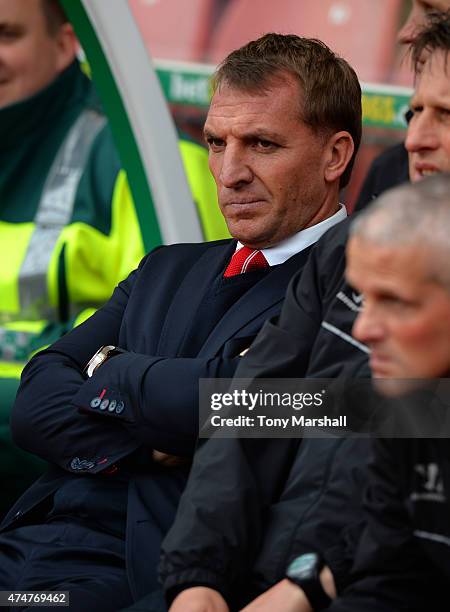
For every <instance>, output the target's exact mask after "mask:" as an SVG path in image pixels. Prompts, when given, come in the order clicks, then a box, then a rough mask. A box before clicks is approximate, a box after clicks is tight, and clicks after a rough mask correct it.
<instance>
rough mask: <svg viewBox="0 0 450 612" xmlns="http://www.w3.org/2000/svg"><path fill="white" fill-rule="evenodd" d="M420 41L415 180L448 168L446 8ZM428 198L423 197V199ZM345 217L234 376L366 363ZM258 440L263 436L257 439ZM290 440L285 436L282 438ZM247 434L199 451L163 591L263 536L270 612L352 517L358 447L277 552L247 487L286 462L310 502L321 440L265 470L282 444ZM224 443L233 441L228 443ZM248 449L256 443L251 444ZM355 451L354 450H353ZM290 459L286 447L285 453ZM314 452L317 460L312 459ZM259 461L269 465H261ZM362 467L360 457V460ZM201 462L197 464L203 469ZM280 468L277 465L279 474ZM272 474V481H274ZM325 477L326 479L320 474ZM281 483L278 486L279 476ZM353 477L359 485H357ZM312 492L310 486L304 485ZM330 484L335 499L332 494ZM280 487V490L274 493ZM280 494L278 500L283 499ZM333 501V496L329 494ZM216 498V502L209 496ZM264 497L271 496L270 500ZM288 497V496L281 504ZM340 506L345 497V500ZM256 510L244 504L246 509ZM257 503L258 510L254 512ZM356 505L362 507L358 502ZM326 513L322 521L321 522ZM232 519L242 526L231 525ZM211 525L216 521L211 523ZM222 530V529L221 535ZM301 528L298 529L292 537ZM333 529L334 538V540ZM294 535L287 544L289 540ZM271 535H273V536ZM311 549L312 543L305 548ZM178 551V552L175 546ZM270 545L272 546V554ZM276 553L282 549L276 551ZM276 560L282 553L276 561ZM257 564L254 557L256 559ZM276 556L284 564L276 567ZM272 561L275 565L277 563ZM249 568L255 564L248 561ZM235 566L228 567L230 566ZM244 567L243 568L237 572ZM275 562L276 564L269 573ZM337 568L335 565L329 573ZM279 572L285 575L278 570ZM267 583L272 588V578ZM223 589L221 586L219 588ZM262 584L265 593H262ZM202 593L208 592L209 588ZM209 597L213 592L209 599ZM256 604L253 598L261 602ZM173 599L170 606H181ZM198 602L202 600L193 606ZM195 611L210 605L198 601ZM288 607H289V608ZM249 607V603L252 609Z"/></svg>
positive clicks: (243, 558) (412, 137)
mask: <svg viewBox="0 0 450 612" xmlns="http://www.w3.org/2000/svg"><path fill="white" fill-rule="evenodd" d="M424 49H425V50H426V52H427V53H428V54H429V55H428V56H427V61H426V63H425V65H424V66H423V69H422V72H421V74H420V76H419V77H418V80H417V85H416V92H415V95H414V96H413V99H412V110H413V117H412V119H411V122H410V125H409V129H408V134H407V139H406V146H407V148H408V152H409V159H410V172H411V179H412V181H414V182H417V181H419V180H421V179H422V178H423V177H424V176H426V175H427V174H429V173H436V172H443V171H447V170H450V146H449V142H450V141H449V134H450V125H447V123H446V121H447V119H446V118H447V115H448V109H450V78H449V75H448V71H447V67H446V64H445V59H446V57H447V54H448V51H449V50H450V18H449V16H448V15H443V16H441V17H439V18H436V19H435V20H433V22H432V23H431V24H430V25H429V27H428V28H427V29H426V30H424V31H423V32H422V33H421V34H420V36H419V37H418V38H417V40H416V41H415V43H414V47H413V51H414V58H415V62H416V66H417V65H418V64H419V62H420V58H421V57H423V51H424ZM424 206H425V204H424ZM347 227H348V223H347V222H344V223H343V224H341V225H340V226H338V227H336V228H334V229H332V230H331V231H330V232H329V233H328V234H327V236H326V237H325V238H324V239H322V240H321V241H320V242H319V244H318V245H317V246H316V247H315V248H314V249H313V252H312V255H311V257H310V260H309V262H308V264H307V266H306V267H305V269H304V270H303V272H302V273H301V274H298V275H296V277H295V278H294V279H293V282H292V283H291V285H290V287H289V289H288V293H287V298H286V300H285V303H284V305H283V309H282V313H281V316H280V318H279V319H278V320H274V321H271V322H267V323H266V324H265V326H264V327H263V330H262V332H261V333H260V334H259V335H258V337H257V339H256V340H255V342H254V344H253V345H252V347H251V349H250V351H249V352H248V354H247V355H246V356H245V357H244V358H243V360H242V363H241V364H240V366H239V368H238V370H237V373H236V377H238V378H251V377H260V378H271V377H276V376H281V377H300V378H301V377H304V376H314V377H319V378H327V377H334V376H337V375H340V374H341V373H342V371H343V367H345V364H347V365H348V366H349V371H350V374H351V375H357V374H358V371H359V370H358V364H360V365H362V364H364V363H365V362H366V361H367V354H368V351H369V349H368V348H367V346H366V345H365V343H364V342H362V341H361V339H360V338H359V337H356V338H355V337H353V336H352V335H351V329H352V326H353V323H354V320H355V317H356V315H357V313H358V312H359V311H360V310H361V302H362V299H361V296H360V295H359V292H358V291H357V290H355V289H354V288H353V287H351V286H350V285H349V284H348V283H346V282H345V280H344V278H343V270H344V266H345V243H346V237H347V236H346V234H347ZM259 442H262V441H259ZM283 443H284V441H283ZM246 444H247V443H246V441H245V440H237V441H236V440H226V441H225V440H220V441H218V440H217V441H216V440H213V441H209V442H207V443H206V444H205V445H204V446H203V447H202V448H201V449H200V451H199V452H198V453H197V457H196V460H195V462H194V469H193V470H192V474H191V479H190V483H189V485H188V488H187V491H186V493H185V498H184V500H183V502H182V504H181V508H180V512H179V515H178V517H177V520H176V522H175V525H174V527H173V528H172V530H171V531H170V532H169V536H168V539H167V540H166V542H165V544H164V549H165V555H164V563H163V566H162V567H163V578H164V581H165V586H166V589H167V590H168V591H169V592H172V593H176V591H177V590H181V588H182V578H181V577H182V575H184V576H186V575H189V577H190V582H191V584H195V583H197V584H199V585H200V584H204V585H205V586H206V585H208V584H209V585H211V586H213V587H214V586H216V585H218V584H219V583H220V585H221V587H220V588H219V590H220V589H222V588H223V589H224V592H225V588H226V587H225V588H224V586H223V585H225V584H227V583H228V584H229V583H231V580H232V578H231V575H232V574H233V575H234V576H235V575H236V574H238V573H239V572H240V573H241V574H244V575H246V572H248V571H250V570H249V565H248V556H249V555H247V554H244V551H247V553H248V552H249V551H251V552H252V554H254V555H255V554H257V553H255V549H256V550H257V547H258V546H260V544H258V542H261V539H262V538H264V537H266V541H265V546H264V547H263V549H262V552H261V557H260V558H258V557H256V563H257V567H258V571H259V574H261V573H262V572H261V569H262V568H264V569H265V571H266V573H267V576H269V575H270V579H271V580H272V584H273V583H274V582H277V581H279V582H278V584H276V585H275V586H274V587H273V588H272V589H269V590H268V591H267V592H266V593H265V594H264V595H263V596H262V597H261V598H260V600H259V601H258V604H257V605H258V607H255V612H256V610H258V611H259V610H261V611H262V610H266V609H267V610H269V609H271V608H272V609H273V607H276V605H277V602H278V601H280V599H282V600H283V601H286V598H287V597H289V594H291V595H292V597H293V599H294V602H295V600H296V599H297V598H298V597H299V595H298V593H297V592H296V589H294V586H295V585H293V584H292V583H291V582H289V581H288V580H281V577H282V575H283V572H285V571H286V570H287V567H288V565H289V561H290V560H292V559H295V558H296V557H297V556H300V555H301V554H302V553H303V552H305V547H307V546H308V545H309V546H310V547H311V548H310V549H312V545H313V544H314V539H315V540H316V541H315V543H316V546H317V549H316V550H318V551H321V552H322V553H323V552H324V550H326V549H327V547H326V546H325V547H324V544H326V542H324V541H323V540H320V539H319V537H320V534H322V536H323V534H326V525H328V526H330V525H334V526H335V527H337V523H339V521H341V523H342V525H345V523H346V522H349V521H348V520H347V519H348V518H349V512H350V507H351V504H350V499H351V498H352V495H351V491H352V490H353V489H352V488H351V487H352V483H351V481H350V475H349V473H350V472H351V471H352V470H354V460H355V457H354V456H353V458H352V455H354V452H352V454H350V455H347V456H346V457H345V459H344V460H343V461H341V462H340V465H341V467H340V468H339V474H340V477H341V478H336V479H335V481H333V482H332V483H331V491H330V493H331V494H329V495H325V496H324V495H319V493H320V491H321V490H322V489H320V488H317V487H316V496H317V504H319V503H321V504H323V507H322V508H321V509H320V510H318V508H316V509H315V517H314V523H313V525H311V523H310V522H308V521H307V520H306V516H307V515H305V514H303V513H302V512H300V510H299V512H298V517H299V518H298V521H297V522H298V524H297V525H296V524H295V523H293V526H292V527H291V528H288V526H287V524H286V520H285V519H284V522H283V529H282V530H281V529H280V528H279V529H278V530H277V529H276V528H275V527H276V523H274V524H275V527H273V526H272V527H271V531H270V533H271V536H270V537H271V538H272V540H273V541H275V536H276V537H277V538H278V545H277V549H276V551H275V549H274V547H271V546H270V542H269V541H268V539H267V534H265V535H264V530H265V529H266V528H267V523H266V522H265V521H264V520H260V519H261V516H260V514H259V513H260V512H261V508H262V507H263V504H262V502H261V501H257V502H255V504H253V505H251V504H250V502H249V499H253V498H255V499H257V496H256V495H251V494H249V491H260V490H261V488H258V487H260V483H263V486H264V488H263V489H262V490H263V491H265V492H266V491H269V492H270V493H272V492H273V491H276V490H277V484H278V488H279V487H280V486H281V484H282V483H283V478H284V477H285V474H286V470H290V473H289V480H288V481H287V484H286V483H285V485H284V487H285V488H284V490H285V491H289V494H290V496H291V498H292V497H294V501H292V504H293V505H295V504H297V507H298V508H299V509H301V508H303V507H304V506H305V504H306V501H305V488H304V480H303V481H302V480H301V475H302V473H303V474H304V473H306V472H308V471H311V469H312V466H313V465H315V456H316V455H317V453H318V449H319V444H322V442H321V441H306V443H305V442H303V443H302V445H301V446H300V451H302V449H303V450H304V448H305V447H310V448H311V447H312V445H313V444H314V450H313V453H312V455H309V457H308V455H307V454H306V455H305V459H304V460H303V461H302V457H301V455H300V453H299V454H298V455H297V457H298V459H297V458H296V459H295V460H292V456H291V458H290V460H291V464H290V466H289V465H286V464H283V463H282V462H280V463H279V464H276V463H274V464H273V465H274V468H273V470H270V471H268V470H267V469H266V467H265V465H267V463H264V461H262V459H263V460H264V459H265V460H266V462H267V457H269V459H270V458H271V457H272V454H273V449H274V448H275V447H276V449H277V452H279V449H280V447H281V446H282V445H281V442H280V441H277V442H276V444H272V446H270V445H269V444H267V445H266V448H264V449H263V445H262V444H261V446H260V447H259V449H258V452H256V446H255V443H254V441H251V442H250V444H249V450H247V449H246ZM227 447H228V448H227ZM250 447H251V448H250ZM354 450H355V449H354ZM286 456H287V457H288V458H289V453H287V455H286ZM312 457H314V460H313V459H312ZM261 463H262V464H263V465H262V466H261ZM360 463H361V466H363V463H364V462H363V461H361V462H360ZM219 464H220V465H221V466H222V467H220V470H221V472H220V473H221V479H220V480H217V478H216V479H215V480H214V481H213V479H212V478H211V479H210V478H209V475H211V476H212V475H213V474H214V473H217V470H218V469H219ZM197 466H198V467H197ZM277 468H278V469H279V470H280V471H279V473H277ZM346 472H347V477H346V480H345V483H346V484H345V486H349V487H350V488H349V492H347V493H346V495H347V496H348V498H349V502H348V505H347V507H346V513H341V517H339V515H338V514H337V511H336V510H335V507H334V506H333V500H335V499H336V491H344V493H345V489H343V487H342V480H341V479H342V478H344V476H345V473H346ZM295 475H297V476H299V483H301V485H302V487H299V486H298V485H296V488H295V490H297V491H298V496H297V500H295V495H294V488H293V486H292V484H293V482H295V481H294V478H293V476H295ZM270 481H273V482H272V487H270V486H269V483H270ZM202 482H208V487H207V488H206V487H205V489H204V490H203V489H202ZM321 482H322V481H321ZM222 483H226V486H227V487H229V488H231V489H232V490H233V491H235V492H236V491H238V490H239V489H238V487H240V489H241V490H242V491H244V492H245V495H246V496H247V497H245V496H244V495H242V496H241V497H242V499H245V500H246V501H245V503H242V505H239V502H238V500H239V501H240V499H241V498H240V497H239V495H238V494H237V493H236V494H235V497H234V509H233V508H230V506H227V515H226V516H225V515H224V514H223V511H222V508H223V507H224V506H225V498H226V496H223V497H222V495H221V490H220V489H221V485H222ZM280 483H281V484H280ZM354 484H355V483H353V485H354ZM306 490H307V491H308V492H309V491H310V490H309V489H306ZM333 492H334V497H333ZM278 495H279V492H278ZM281 499H282V498H281ZM327 499H328V500H329V501H327ZM211 500H214V501H213V502H212V501H211ZM266 502H267V499H266ZM268 503H269V504H271V503H273V498H269V502H268ZM205 505H206V506H207V507H208V516H209V522H208V526H206V525H205V523H204V522H202V521H200V520H199V519H198V516H199V514H198V508H204V507H205ZM284 505H286V503H285V502H284ZM340 505H341V507H342V503H341V504H340ZM250 507H251V511H250V510H247V509H246V508H250ZM258 508H259V510H258ZM353 510H356V509H355V508H354V509H353ZM319 516H321V517H322V518H321V520H319V518H318V517H319ZM217 524H220V526H221V534H222V537H221V539H220V540H219V539H218V538H217V537H216V536H215V533H214V528H213V526H214V525H217ZM318 524H320V525H321V529H320V530H317V531H316V533H315V534H314V538H312V537H311V533H310V531H311V526H313V527H314V528H316V529H317V525H318ZM233 525H235V526H238V527H233ZM187 526H188V527H189V537H190V538H191V542H195V545H191V544H190V543H189V542H188V539H187V537H186V539H184V538H183V532H186V527H187ZM209 526H211V528H209ZM286 531H287V532H288V533H290V534H291V536H290V540H289V539H288V538H285V539H286V543H285V546H286V550H285V552H284V553H283V555H284V556H283V555H282V554H281V553H280V541H279V538H280V535H279V534H280V533H285V532H286ZM223 534H226V537H224V535H223ZM294 535H295V537H294ZM333 537H334V536H332V537H331V539H329V544H330V542H331V540H332V539H333ZM235 541H239V542H240V545H239V546H237V547H235V546H234V544H233V543H234V542H235ZM289 541H290V544H289ZM268 542H269V543H268ZM202 548H203V549H206V548H207V549H208V551H209V555H208V558H209V563H210V566H213V565H214V562H215V559H216V558H217V559H220V560H221V567H222V568H226V569H223V571H222V573H221V577H220V581H219V580H218V574H216V575H214V573H213V572H211V571H209V576H208V577H207V578H206V576H205V574H202V571H201V563H200V560H201V558H202V554H201V549H202ZM306 550H308V549H307V548H306ZM175 551H177V556H175V554H174V552H175ZM271 553H272V554H271ZM275 553H276V554H275ZM280 556H282V558H283V559H285V563H284V564H283V562H280V561H279V559H280ZM273 559H275V560H276V563H275V561H273ZM253 563H255V561H254V560H253ZM277 563H278V565H277ZM338 565H339V566H340V567H339V569H340V570H341V571H342V576H340V580H339V581H338V582H339V587H340V588H343V586H344V584H345V580H346V578H347V573H348V564H347V563H342V559H340V560H339V563H338ZM271 566H272V568H276V569H272V568H271ZM250 567H251V566H250ZM231 568H232V569H231ZM239 568H241V569H240V570H239ZM268 568H271V569H270V572H269V571H268ZM335 570H336V568H335V567H333V573H335ZM280 573H281V575H280ZM265 584H266V585H267V586H266V587H265V588H266V589H267V588H268V586H270V582H269V581H268V580H267V579H266V580H265ZM216 588H217V586H216ZM260 592H261V591H260ZM204 593H205V592H204ZM196 594H197V595H198V594H199V591H198V590H197V591H196V592H195V591H193V590H192V591H191V595H192V597H194V596H195V595H196ZM182 597H183V598H184V602H186V601H187V599H186V598H187V597H188V591H186V592H185V593H183V594H182V595H180V598H179V601H180V602H182V603H183V599H182ZM205 601H207V600H205ZM255 605H256V602H255ZM175 606H176V601H175V604H174V610H175V609H176V607H175ZM193 609H196V608H193ZM198 609H199V610H203V609H208V608H198ZM283 609H284V608H283ZM250 610H252V608H251V607H250V608H249V612H250Z"/></svg>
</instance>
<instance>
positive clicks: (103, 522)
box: [0, 34, 361, 611]
mask: <svg viewBox="0 0 450 612" xmlns="http://www.w3.org/2000/svg"><path fill="white" fill-rule="evenodd" d="M360 131H361V106H360V87H359V83H358V79H357V77H356V74H355V73H354V71H353V70H352V69H351V68H350V66H348V64H347V63H346V62H345V61H343V60H341V59H340V58H338V57H336V56H335V55H334V54H333V53H332V52H331V51H330V50H329V49H328V48H327V47H326V46H325V45H323V44H322V43H320V42H318V41H314V40H309V39H301V38H299V37H297V36H282V35H277V34H268V35H266V36H264V37H262V38H261V39H259V40H258V41H254V42H252V43H249V44H248V45H246V46H245V47H243V48H242V49H240V50H238V51H235V52H234V53H232V54H231V55H230V56H229V57H228V58H227V59H226V60H225V61H224V62H223V64H222V66H221V67H220V68H219V70H218V72H217V75H216V85H215V93H214V96H213V100H212V103H211V108H210V111H209V113H208V117H207V120H206V125H205V137H206V140H207V143H208V146H209V156H210V167H211V170H212V173H213V175H214V178H215V180H216V183H217V189H218V195H219V202H220V207H221V210H222V213H223V215H224V217H225V219H226V222H227V224H228V228H229V230H230V232H231V234H232V235H233V236H234V240H227V241H221V242H214V243H208V244H188V245H184V244H180V245H173V246H169V247H161V248H159V249H156V250H155V251H153V252H152V253H150V254H149V255H148V256H147V257H146V258H144V260H143V261H142V262H141V265H140V266H139V269H138V270H137V271H136V272H134V273H132V274H131V275H130V276H129V277H128V278H127V279H126V280H125V281H124V282H123V283H121V284H120V285H119V287H118V288H117V289H116V291H115V292H114V294H113V296H112V298H111V300H110V301H109V302H108V303H107V304H106V306H105V307H103V308H101V309H100V310H99V311H98V312H97V313H96V314H95V315H94V316H93V317H91V318H90V319H89V320H88V321H87V322H85V323H84V324H83V325H82V326H80V327H79V328H77V329H75V330H74V331H73V332H71V333H70V334H68V335H67V336H65V337H64V338H63V339H61V340H60V341H58V342H57V343H55V344H54V345H52V346H51V347H50V348H49V349H48V350H46V351H43V352H41V353H39V354H38V355H37V356H36V357H35V358H34V359H33V360H32V361H31V362H30V363H29V365H28V366H27V368H26V370H25V372H24V374H23V378H22V383H21V387H20V391H19V393H18V397H17V402H16V405H15V409H14V411H13V415H12V431H13V435H14V438H15V440H16V442H17V443H18V444H20V445H21V446H23V447H24V448H26V449H27V450H29V451H31V452H33V453H35V454H38V455H40V456H41V457H43V458H45V459H47V460H48V461H49V462H50V463H51V465H52V467H51V470H50V471H49V473H48V474H47V475H46V476H44V477H43V478H42V479H41V480H39V481H38V482H37V483H36V484H35V485H34V486H33V487H31V489H29V490H28V491H27V492H26V493H25V495H24V496H23V497H22V498H21V499H20V500H19V501H18V502H17V504H16V505H15V507H14V508H13V509H12V510H11V511H10V513H9V515H8V516H7V517H6V518H5V520H4V522H3V524H2V530H3V533H2V534H1V535H0V551H1V552H0V586H1V588H2V589H22V590H26V589H33V590H43V589H52V590H69V591H70V597H71V603H70V606H71V610H86V609H90V610H92V609H94V607H95V606H96V605H98V607H99V609H102V610H105V611H106V610H117V609H120V608H121V607H123V606H125V605H127V604H129V603H131V602H132V600H133V599H138V598H140V597H142V595H144V594H145V593H146V592H148V591H150V590H152V588H154V587H155V585H156V564H157V560H158V557H159V547H160V542H161V539H162V537H163V535H164V533H165V532H166V531H167V529H168V528H169V526H170V524H171V522H172V520H173V516H174V513H175V509H176V506H177V503H178V499H179V495H180V492H181V490H182V489H183V487H184V484H185V482H186V477H187V472H188V466H186V465H181V466H180V465H178V466H176V467H174V466H171V467H169V466H168V465H166V464H165V463H167V462H170V461H171V458H170V457H167V455H178V456H184V457H187V458H189V457H190V456H191V454H192V451H193V448H194V445H195V441H196V438H197V435H198V380H199V378H201V377H215V376H216V377H229V376H232V375H233V373H234V371H235V368H236V366H237V363H238V362H239V359H240V357H239V354H240V353H241V352H242V351H243V350H244V349H246V348H247V347H248V346H249V345H250V343H251V342H252V340H253V338H254V337H255V335H256V333H257V332H258V331H259V329H260V327H261V325H262V323H263V321H264V320H265V319H266V318H267V317H270V316H273V315H274V314H277V313H278V312H279V310H280V307H281V302H282V300H283V297H284V294H285V290H286V286H287V283H288V281H289V279H290V277H291V276H292V274H293V273H294V272H295V271H296V270H298V269H299V268H300V267H302V266H303V264H304V262H305V261H306V258H307V251H308V249H309V247H310V245H311V244H312V243H314V242H315V241H316V240H317V239H318V238H319V236H320V235H321V233H322V232H323V231H325V230H326V229H327V228H328V227H330V225H333V224H334V223H337V222H339V221H340V220H341V219H342V217H344V216H345V210H344V209H343V207H342V206H341V205H339V201H338V194H339V189H340V187H342V186H343V185H344V184H345V183H346V181H347V180H348V177H349V174H350V170H349V166H350V165H351V163H352V160H353V159H354V155H355V151H356V148H357V145H358V143H359V139H360ZM268 264H270V266H269V267H268ZM244 272H245V274H244ZM99 349H100V350H99ZM87 363H88V366H86V364H87ZM155 459H158V460H159V461H155ZM161 462H162V463H161ZM25 567H26V568H27V570H26V572H25V571H24V568H25Z"/></svg>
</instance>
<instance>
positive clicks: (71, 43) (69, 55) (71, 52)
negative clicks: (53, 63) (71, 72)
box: [56, 22, 79, 73]
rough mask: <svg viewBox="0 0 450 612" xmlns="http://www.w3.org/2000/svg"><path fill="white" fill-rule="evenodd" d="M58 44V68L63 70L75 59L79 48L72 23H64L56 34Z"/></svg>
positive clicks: (59, 70) (60, 70)
mask: <svg viewBox="0 0 450 612" xmlns="http://www.w3.org/2000/svg"><path fill="white" fill-rule="evenodd" d="M56 45H57V48H58V60H57V70H58V72H59V73H61V72H63V70H65V69H66V68H67V67H68V66H70V64H71V63H72V62H73V60H74V59H75V56H76V54H77V50H78V46H79V43H78V39H77V37H76V35H75V32H74V29H73V27H72V24H70V23H68V22H66V23H63V24H62V26H61V27H60V28H59V30H58V32H57V34H56Z"/></svg>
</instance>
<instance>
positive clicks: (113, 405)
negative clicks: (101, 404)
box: [108, 400, 117, 412]
mask: <svg viewBox="0 0 450 612" xmlns="http://www.w3.org/2000/svg"><path fill="white" fill-rule="evenodd" d="M116 406H117V402H116V400H111V401H110V402H109V406H108V412H114V410H115V409H116Z"/></svg>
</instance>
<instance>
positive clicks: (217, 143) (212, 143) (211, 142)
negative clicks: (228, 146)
mask: <svg viewBox="0 0 450 612" xmlns="http://www.w3.org/2000/svg"><path fill="white" fill-rule="evenodd" d="M206 142H207V144H208V147H209V148H210V149H213V150H214V149H220V148H222V147H223V146H224V145H225V142H224V141H223V140H221V139H220V138H213V137H212V136H208V138H207V139H206Z"/></svg>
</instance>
